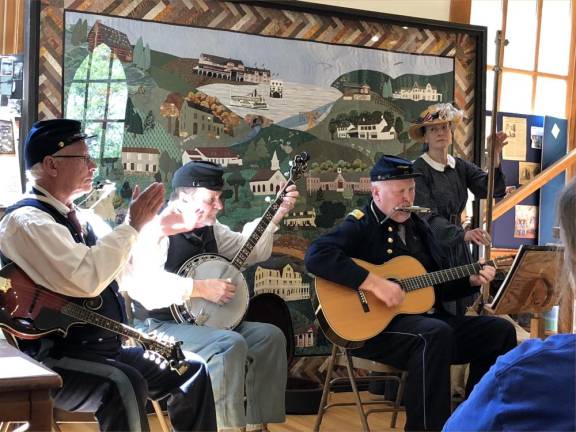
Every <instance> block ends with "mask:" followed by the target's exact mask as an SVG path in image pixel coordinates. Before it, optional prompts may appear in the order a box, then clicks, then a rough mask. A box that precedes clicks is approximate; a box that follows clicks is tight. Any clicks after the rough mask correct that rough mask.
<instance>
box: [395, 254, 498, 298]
mask: <svg viewBox="0 0 576 432" xmlns="http://www.w3.org/2000/svg"><path fill="white" fill-rule="evenodd" d="M487 265H488V266H495V262H494V260H490V261H487V262H486V263H485V264H480V263H474V264H467V265H463V266H460V267H454V268H451V269H446V270H439V271H435V272H432V273H426V274H423V275H420V276H413V277H410V278H406V279H402V280H400V281H399V282H398V283H399V284H400V286H401V287H402V289H403V290H404V291H406V292H410V291H416V290H419V289H422V288H426V287H429V286H433V285H437V284H441V283H444V282H451V281H453V280H457V279H462V278H464V277H466V276H472V275H475V274H478V273H479V272H480V270H482V268H483V267H484V266H487Z"/></svg>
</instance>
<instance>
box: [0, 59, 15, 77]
mask: <svg viewBox="0 0 576 432" xmlns="http://www.w3.org/2000/svg"><path fill="white" fill-rule="evenodd" d="M0 60H1V61H0V76H2V77H10V78H11V77H12V75H13V73H14V71H13V64H14V62H13V61H12V59H11V58H8V57H2V58H1V59H0Z"/></svg>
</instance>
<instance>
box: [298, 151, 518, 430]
mask: <svg viewBox="0 0 576 432" xmlns="http://www.w3.org/2000/svg"><path fill="white" fill-rule="evenodd" d="M417 175H419V174H416V173H414V172H413V170H412V162H410V161H408V160H406V159H402V158H399V157H394V156H382V157H381V158H380V159H379V160H378V162H377V163H376V165H375V166H374V167H373V169H372V171H371V173H370V178H371V181H372V201H371V202H370V204H368V205H367V206H366V207H365V208H364V210H362V211H360V210H355V211H353V212H352V213H351V214H350V215H349V216H348V217H347V218H346V219H345V220H344V222H342V223H341V224H340V225H338V226H337V227H335V228H334V229H333V230H332V231H331V232H329V233H327V234H325V235H323V236H322V237H320V238H318V239H317V240H316V241H314V242H313V243H312V245H311V246H310V248H309V249H308V251H307V253H306V258H305V261H306V267H307V268H308V270H309V271H310V272H312V273H314V274H315V275H317V276H319V277H321V278H323V279H327V280H329V281H332V282H335V283H337V284H340V285H344V286H346V287H350V289H352V290H360V292H363V293H365V294H366V295H368V296H370V297H371V298H374V299H375V301H376V302H380V303H383V304H384V305H385V306H386V307H387V308H395V307H398V306H400V305H401V304H402V303H403V301H404V300H405V297H406V296H407V294H406V291H407V290H406V291H405V290H404V289H403V287H401V286H400V285H399V283H396V282H394V281H393V280H389V279H386V278H385V277H382V276H380V275H378V274H376V273H374V272H369V271H368V270H366V269H365V268H363V267H362V266H360V265H359V264H358V263H356V262H355V261H353V260H352V258H359V259H361V260H364V261H366V262H368V263H373V264H382V263H385V262H387V261H390V260H391V259H393V258H395V257H399V256H409V257H413V258H415V259H416V260H418V261H419V262H420V263H421V264H422V265H423V266H424V268H425V270H426V271H428V272H433V271H437V270H440V269H442V268H443V267H444V266H443V262H444V259H443V256H442V254H441V249H440V248H439V247H438V245H437V243H436V242H435V240H434V238H433V235H432V232H431V230H430V228H429V226H428V225H427V223H426V222H425V221H423V220H422V219H421V218H419V217H418V216H417V215H416V214H413V213H412V212H410V211H407V210H401V209H403V208H404V209H406V208H408V207H410V206H412V205H413V202H414V195H415V182H414V177H416V176H417ZM494 274H495V269H494V268H493V267H490V266H484V267H483V268H481V269H480V270H479V272H478V274H475V275H472V276H469V277H465V278H461V279H458V280H455V281H453V282H445V283H442V284H437V285H435V286H434V291H435V294H436V297H435V300H436V301H435V303H434V308H433V309H431V310H429V311H428V312H426V313H419V314H405V313H403V314H399V315H397V316H395V317H394V318H393V319H392V320H391V322H390V323H389V324H388V326H387V327H386V328H385V329H384V330H383V331H381V332H380V333H379V334H377V335H376V336H374V337H372V338H370V339H368V340H366V341H365V342H364V345H363V346H362V347H361V348H356V349H353V350H352V353H353V355H355V356H358V357H363V358H367V359H372V360H376V361H380V362H383V363H387V364H391V365H393V366H395V367H397V368H399V369H403V370H407V371H408V378H407V384H406V393H405V405H406V430H441V429H442V426H443V424H444V422H445V421H446V419H447V418H448V417H449V416H450V400H451V394H450V365H451V364H463V363H470V374H469V378H468V382H467V386H466V393H467V394H469V392H470V391H471V390H472V388H473V387H474V385H475V384H476V383H477V382H478V381H479V379H480V378H481V377H482V375H484V373H485V372H486V371H487V370H488V369H489V368H490V366H491V365H492V364H493V363H494V361H495V360H496V358H497V357H498V356H499V355H501V354H503V353H505V352H507V351H509V350H510V349H512V348H514V347H515V346H516V333H515V330H514V327H513V326H512V325H511V324H510V323H509V322H508V321H506V320H503V319H501V318H497V317H490V316H476V317H471V316H454V315H451V314H449V313H448V312H446V311H444V310H443V309H442V307H441V305H442V301H443V300H444V301H445V300H453V299H456V298H459V297H462V296H466V295H469V294H470V293H471V292H474V291H475V290H476V289H477V287H478V286H479V285H481V284H484V283H488V282H490V281H491V280H492V279H493V278H494ZM355 299H357V301H358V302H360V296H355ZM407 312H408V313H410V311H407ZM418 312H422V311H418ZM345 314H346V310H345V308H343V310H342V311H341V315H345ZM357 321H358V322H357V324H356V325H357V326H358V327H361V326H362V321H361V320H357Z"/></svg>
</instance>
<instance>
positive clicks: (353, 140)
mask: <svg viewBox="0 0 576 432" xmlns="http://www.w3.org/2000/svg"><path fill="white" fill-rule="evenodd" d="M66 4H67V5H68V8H65V7H64V5H65V2H63V1H62V0H46V1H43V2H41V3H40V2H31V3H29V11H28V17H29V20H30V23H31V24H30V25H28V26H27V28H28V29H29V34H28V41H29V42H28V49H27V56H28V59H29V60H30V63H29V64H30V65H31V67H30V74H29V75H28V76H25V78H27V83H26V86H28V88H38V91H37V100H32V101H31V103H30V104H29V106H28V110H29V111H28V112H27V115H26V116H25V118H24V119H23V120H24V121H25V122H27V123H26V124H25V125H24V127H23V129H24V130H27V128H28V127H29V125H30V124H31V122H33V121H34V120H36V119H46V118H55V117H62V116H65V115H68V116H70V115H78V116H80V117H79V118H80V119H81V120H82V121H84V123H85V126H87V127H88V128H91V127H93V129H90V132H92V133H95V134H97V135H98V137H99V140H100V146H99V147H98V148H91V152H92V153H93V156H94V157H95V158H96V159H97V160H98V161H99V170H100V171H99V175H102V176H105V177H106V176H112V177H114V176H117V179H116V180H118V181H117V182H116V183H117V184H118V190H117V194H116V197H113V198H111V202H110V206H109V207H108V210H107V213H106V214H108V215H109V220H110V221H111V223H116V222H118V221H121V220H122V218H123V216H124V214H125V208H126V205H127V204H126V203H127V200H128V199H129V198H128V197H129V196H130V193H129V191H131V188H132V187H133V185H134V184H135V183H137V182H138V183H140V184H141V185H144V186H145V185H146V184H147V183H149V182H151V181H153V180H154V179H156V180H160V181H163V182H164V183H165V184H166V186H167V189H168V190H170V178H171V175H172V174H173V172H174V171H175V169H176V168H177V167H178V166H179V165H181V164H182V163H184V162H185V161H187V160H194V159H197V160H201V159H203V158H206V159H210V158H212V159H213V160H216V161H217V162H219V163H222V164H225V168H226V170H227V175H226V177H225V184H226V187H227V189H228V191H227V193H225V195H224V197H225V198H226V199H225V206H224V207H225V209H224V212H223V215H222V217H223V221H224V222H225V223H227V224H228V225H230V226H231V227H232V228H236V229H238V228H240V227H241V226H242V224H243V223H245V222H247V221H248V220H250V219H252V218H254V217H256V216H258V214H259V213H260V212H261V210H263V209H264V208H265V207H266V206H267V204H266V203H265V201H264V197H265V196H266V195H269V194H270V193H271V192H274V191H275V190H277V187H278V186H279V184H277V183H274V182H275V181H276V182H281V181H282V180H281V177H280V176H281V175H282V174H283V172H284V171H285V170H286V169H287V167H288V162H289V160H290V154H291V152H293V151H300V150H307V151H309V152H310V153H311V156H312V159H311V166H310V171H309V172H308V173H307V176H306V177H305V178H303V179H301V180H300V181H299V182H298V183H297V185H298V188H299V189H300V191H301V197H302V199H301V203H299V207H298V208H297V209H295V211H294V214H291V215H289V216H288V217H287V218H285V225H283V226H282V227H280V231H279V233H278V235H277V239H276V241H275V246H274V253H273V256H272V257H271V259H270V260H269V261H267V262H266V263H264V264H262V265H260V266H255V267H254V268H250V269H248V270H247V279H248V280H249V281H251V280H254V279H255V278H256V275H259V276H258V280H260V279H259V278H260V276H261V275H262V274H261V273H262V271H274V272H277V274H276V273H275V275H276V276H278V279H279V280H287V279H286V278H289V277H290V278H294V279H293V280H290V282H291V283H297V284H298V287H299V290H300V291H298V293H303V294H289V295H291V296H293V297H291V298H290V300H289V301H288V303H289V305H290V307H291V312H292V313H293V314H294V315H293V317H294V326H295V333H296V335H297V337H298V340H299V341H301V342H302V343H301V344H300V345H298V346H297V355H313V354H325V353H326V351H327V350H326V341H325V340H323V336H322V335H321V334H320V332H319V331H318V329H317V327H314V317H313V311H312V310H311V307H310V305H309V301H308V299H307V297H306V296H307V295H308V294H306V293H309V291H310V290H313V284H314V280H313V277H312V275H309V274H307V273H306V271H305V268H304V265H303V257H304V253H305V251H306V249H307V247H308V245H309V243H310V242H311V241H312V240H313V239H314V238H316V237H317V236H318V235H319V234H320V233H322V232H324V231H326V230H328V229H329V228H330V227H331V226H333V225H334V224H335V223H338V222H339V221H340V220H342V219H343V218H344V217H345V215H346V214H347V213H348V212H349V211H350V210H352V209H353V208H355V207H358V206H361V205H362V204H363V203H366V202H368V200H369V186H367V185H369V180H366V178H368V177H367V174H366V173H367V172H368V171H369V167H370V165H371V164H372V163H373V162H374V160H375V158H376V157H377V156H379V155H380V154H383V153H385V152H387V150H388V149H390V148H392V149H393V151H392V152H391V153H393V154H398V155H405V156H409V157H411V158H415V157H417V156H418V154H419V152H420V150H421V148H420V146H419V144H416V143H414V142H411V141H402V139H401V137H405V136H406V135H402V133H405V132H406V130H407V126H408V124H409V123H410V122H411V121H413V120H415V118H416V117H417V116H418V114H419V112H420V111H422V110H423V109H424V108H425V107H426V106H427V105H430V104H432V103H443V102H454V103H455V105H457V106H458V107H459V108H461V109H463V111H464V113H465V118H464V121H462V122H461V123H460V124H459V125H458V126H457V127H456V129H455V131H454V137H455V140H454V146H453V149H451V151H452V153H453V154H455V155H458V156H461V157H463V158H465V159H468V160H471V161H474V162H475V163H477V164H480V163H481V151H480V148H481V145H482V143H483V141H484V130H485V128H484V117H483V112H484V107H485V88H484V87H485V83H486V77H485V66H486V35H487V30H486V28H484V27H479V26H470V25H461V24H454V23H447V22H441V21H433V20H424V19H417V18H410V17H401V16H394V15H389V14H380V13H374V12H367V11H360V10H353V9H346V8H338V7H332V6H323V5H315V4H310V3H303V2H288V1H229V2H223V1H215V0H201V1H200V0H172V1H170V2H162V3H158V2H149V1H144V0H141V1H139V0H118V1H116V2H114V5H113V6H110V7H109V8H106V7H104V8H102V7H101V5H99V4H96V3H92V2H74V3H72V4H69V3H66ZM128 10H129V12H128ZM119 11H123V12H122V13H120V12H119ZM119 15H122V16H119ZM54 23H62V25H54ZM97 23H99V24H97ZM96 25H97V26H99V30H101V31H99V32H95V31H92V29H93V28H94V26H96ZM34 29H38V32H37V33H35V30H34ZM155 34H157V35H164V36H163V39H165V40H167V41H168V42H169V44H170V41H171V40H174V38H176V39H179V40H187V41H193V42H190V43H188V44H183V45H187V46H188V47H189V48H193V49H195V51H190V52H187V53H184V52H183V51H182V52H173V51H170V47H168V46H164V47H160V46H159V45H158V43H157V42H158V41H159V40H160V37H154V36H153V35H155ZM166 34H171V35H173V36H172V38H166V37H165V35H166ZM106 35H108V37H107V36H106ZM111 41H116V42H114V43H112V42H111ZM103 44H104V45H105V46H106V47H107V48H108V50H107V51H97V50H98V47H100V46H101V45H103ZM234 44H235V45H234ZM172 45H176V44H172ZM227 46H233V47H234V50H226V49H225V47H227ZM95 52H96V53H97V54H94V53H95ZM100 52H103V53H105V54H104V55H108V56H109V57H108V58H112V59H113V60H114V59H116V60H117V61H118V62H119V63H116V64H117V65H118V64H119V66H117V68H116V69H114V71H115V72H114V71H112V70H111V75H110V76H112V73H118V75H117V78H116V79H117V81H115V82H110V83H108V87H104V86H102V87H100V88H99V90H98V91H97V92H96V90H95V91H94V94H95V95H96V96H94V97H96V98H97V99H98V98H99V99H98V100H101V101H108V100H109V99H110V98H114V97H116V96H117V95H118V94H119V93H120V92H119V91H118V90H117V89H119V88H120V87H121V83H123V82H126V83H127V84H126V90H125V91H126V102H124V103H125V106H126V109H125V110H124V111H123V112H120V113H117V114H118V115H117V117H114V118H108V119H106V121H105V122H104V121H101V122H100V123H102V124H104V123H105V124H106V126H105V127H104V126H102V127H100V128H99V126H98V124H97V123H98V121H96V120H97V119H96V117H94V116H96V115H97V113H95V112H94V110H92V111H90V109H91V108H93V107H98V106H99V105H100V104H99V103H84V102H82V104H81V103H79V101H86V100H87V99H86V98H88V97H89V96H87V93H84V94H81V93H80V90H78V89H80V88H81V87H82V83H83V84H85V85H84V88H87V87H89V86H87V85H86V83H87V82H88V81H89V80H87V78H86V76H87V75H85V74H84V70H83V67H84V66H83V61H84V59H85V58H86V53H88V55H92V56H97V55H99V54H98V53H100ZM34 62H36V63H34ZM421 62H424V63H421ZM426 62H428V64H430V65H433V67H432V70H434V71H436V70H438V71H439V72H437V73H436V72H435V74H434V79H430V80H428V79H422V80H421V81H418V80H419V79H420V78H419V77H427V76H432V75H431V74H430V75H427V72H425V71H424V69H425V68H424V67H423V66H422V64H426ZM377 63H378V64H381V65H384V64H386V65H387V66H385V67H383V66H382V67H381V66H378V67H376V66H375V65H376V64H377ZM110 64H111V65H114V64H115V63H114V61H112V62H111V63H110ZM401 64H403V65H401ZM351 65H352V66H351ZM413 65H417V66H414V67H412V66H413ZM439 65H440V66H439ZM446 65H448V66H446ZM55 66H56V67H55ZM114 67H115V66H112V68H114ZM306 67H308V69H306ZM321 68H325V70H326V72H325V73H321V72H320V71H321V70H322V69H321ZM395 68H396V69H398V70H400V68H404V69H401V72H399V73H398V75H397V76H394V77H392V76H393V74H392V72H393V71H394V70H395ZM417 68H418V69H417ZM362 71H368V72H362ZM297 74H299V75H297ZM25 75H26V74H25ZM326 75H329V76H330V77H331V78H330V80H328V78H326V77H325V76H326ZM435 75H443V76H442V79H439V78H438V77H436V76H435ZM437 78H438V80H437ZM307 79H310V80H311V81H306V80H307ZM322 79H324V81H322ZM250 80H251V81H250ZM152 81H153V84H151V83H152ZM168 83H172V84H168ZM174 83H176V84H174ZM294 83H297V84H299V86H295V85H293V84H294ZM76 84H78V85H77V86H76ZM416 84H417V85H416ZM117 85H118V86H120V87H118V86H117ZM306 86H309V87H306ZM122 88H124V87H122ZM115 89H116V90H115ZM122 91H124V90H122ZM439 94H441V96H442V97H441V98H440V97H439ZM294 95H297V97H296V96H294ZM334 95H336V97H335V96H334ZM394 95H396V96H397V97H396V98H395V97H394ZM402 97H404V99H402ZM74 98H79V99H74ZM82 98H84V99H82ZM322 98H323V99H322ZM410 98H412V99H410ZM426 98H428V99H426ZM434 98H435V99H434ZM95 100H96V99H95ZM70 101H72V102H70ZM146 101H148V102H150V101H151V103H150V104H149V105H146V103H147V102H146ZM351 104H358V106H359V108H352V105H351ZM361 104H366V106H368V107H369V108H366V109H364V108H362V107H361ZM81 105H82V106H86V107H88V108H87V110H85V111H83V112H82V113H78V112H72V111H67V110H69V108H68V106H81ZM112 105H115V106H118V104H111V106H112ZM353 111H357V112H356V114H354V113H353ZM389 112H393V116H392V117H390V114H386V113H389ZM183 113H184V114H183ZM364 113H367V114H365V115H362V114H364ZM194 115H196V116H197V117H196V118H195V117H194ZM338 115H340V117H338ZM202 116H203V117H202ZM201 117H202V118H203V120H202V121H204V123H202V122H201V121H200V120H199V119H200V118H201ZM95 119H96V120H95ZM398 119H400V120H398ZM195 120H198V121H196V122H195ZM331 121H332V123H331ZM194 124H196V126H194ZM203 128H204V129H203ZM392 129H393V130H394V134H393V133H392V132H391V131H392ZM109 130H114V131H115V132H114V133H118V134H120V133H121V134H122V136H123V138H122V140H121V141H119V142H120V144H119V145H116V146H113V145H110V143H111V142H112V140H110V139H109V138H108V137H109V135H107V133H108V131H109ZM396 132H397V133H396ZM152 143H164V144H159V145H157V146H156V147H154V145H155V144H152ZM198 143H200V144H198ZM391 143H392V144H391ZM134 149H137V150H134ZM388 153H390V152H388ZM187 158H188V159H187ZM239 159H242V164H241V165H240V163H239V162H238V161H239ZM142 161H144V162H142ZM313 164H315V165H313ZM264 171H270V172H274V173H279V174H276V176H277V177H276V180H274V179H272V177H270V178H267V179H264V180H261V179H260V177H259V175H260V173H261V172H264ZM328 174H329V176H328ZM327 177H330V178H329V179H327ZM367 188H368V189H367ZM110 209H112V210H110ZM111 211H112V212H111ZM259 272H260V273H259ZM287 275H290V276H287ZM276 276H274V277H276ZM287 283H288V282H287ZM299 296H301V297H302V298H298V297H299Z"/></svg>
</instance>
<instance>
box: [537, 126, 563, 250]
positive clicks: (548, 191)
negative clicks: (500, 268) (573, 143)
mask: <svg viewBox="0 0 576 432" xmlns="http://www.w3.org/2000/svg"><path fill="white" fill-rule="evenodd" d="M567 136H568V122H567V121H566V120H565V119H559V118H556V117H548V116H546V117H544V137H543V142H542V170H545V169H546V168H548V167H549V166H550V165H553V164H554V162H556V161H557V160H559V159H561V158H562V157H563V156H565V155H566V151H567V144H568V139H567ZM565 183H566V173H562V174H560V175H558V176H556V177H555V178H553V179H552V180H550V181H549V182H548V183H546V184H545V185H544V186H543V187H542V189H541V190H540V212H539V214H540V218H539V222H538V244H540V245H546V244H549V243H558V239H555V238H554V237H553V235H552V228H553V227H554V226H556V225H558V220H557V219H556V199H557V197H558V195H559V194H560V191H561V190H562V189H563V188H564V185H565Z"/></svg>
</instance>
